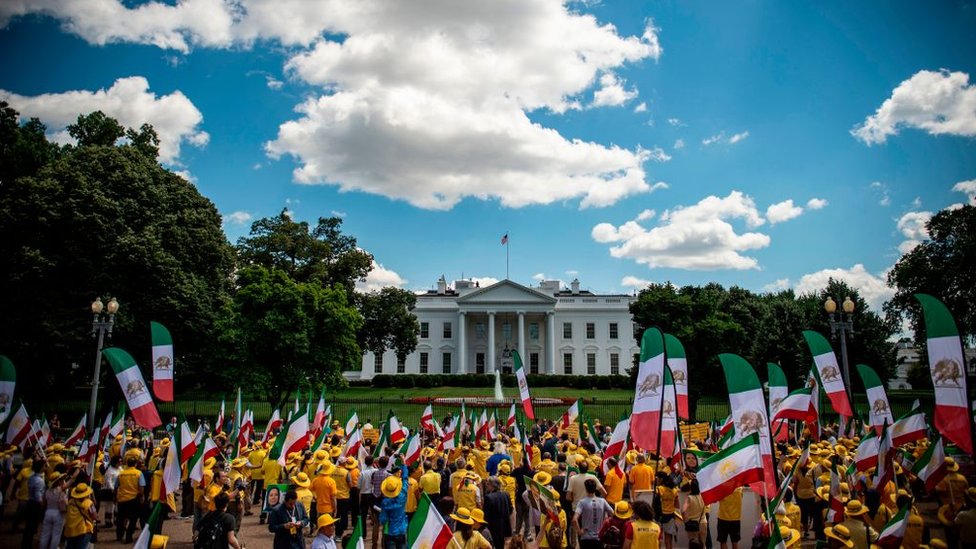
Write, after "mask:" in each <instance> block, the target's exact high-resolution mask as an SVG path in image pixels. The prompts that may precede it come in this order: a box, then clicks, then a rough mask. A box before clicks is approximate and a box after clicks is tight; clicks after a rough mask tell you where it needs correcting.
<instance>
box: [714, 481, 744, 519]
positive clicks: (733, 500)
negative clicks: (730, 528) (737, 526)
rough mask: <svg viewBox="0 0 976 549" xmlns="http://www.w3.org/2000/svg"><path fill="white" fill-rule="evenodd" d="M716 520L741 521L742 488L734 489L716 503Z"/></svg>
mask: <svg viewBox="0 0 976 549" xmlns="http://www.w3.org/2000/svg"><path fill="white" fill-rule="evenodd" d="M718 518H719V519H721V520H741V519H742V488H741V487H740V488H736V489H735V491H733V492H732V493H731V494H729V495H727V496H725V497H724V498H722V499H721V500H720V501H719V502H718Z"/></svg>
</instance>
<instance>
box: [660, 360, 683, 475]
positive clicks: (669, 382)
mask: <svg viewBox="0 0 976 549" xmlns="http://www.w3.org/2000/svg"><path fill="white" fill-rule="evenodd" d="M674 401H675V388H674V378H673V377H672V375H671V368H668V367H667V366H665V367H664V400H663V401H662V402H661V434H660V440H661V443H660V444H659V445H658V450H657V452H658V454H659V455H660V456H661V457H669V456H673V455H674V454H675V451H676V449H677V448H678V442H677V441H678V418H677V417H676V414H675V412H676V411H677V409H676V408H675V403H674Z"/></svg>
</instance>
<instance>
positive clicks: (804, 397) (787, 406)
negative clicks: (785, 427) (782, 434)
mask: <svg viewBox="0 0 976 549" xmlns="http://www.w3.org/2000/svg"><path fill="white" fill-rule="evenodd" d="M812 394H813V389H811V388H810V387H803V388H800V389H797V390H795V391H793V392H792V393H790V394H788V395H787V396H786V398H784V399H783V400H782V401H780V403H779V405H778V406H777V407H776V414H775V415H773V424H774V425H775V424H777V423H779V422H782V421H786V420H790V419H792V420H796V421H810V420H811V419H812V418H811V416H812V415H813V411H812V410H811V408H810V397H811V396H812Z"/></svg>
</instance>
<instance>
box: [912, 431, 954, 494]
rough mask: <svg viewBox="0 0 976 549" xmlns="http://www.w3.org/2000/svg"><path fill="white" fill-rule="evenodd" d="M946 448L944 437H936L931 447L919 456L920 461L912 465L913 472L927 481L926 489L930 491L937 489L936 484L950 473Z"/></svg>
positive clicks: (923, 480)
mask: <svg viewBox="0 0 976 549" xmlns="http://www.w3.org/2000/svg"><path fill="white" fill-rule="evenodd" d="M945 458H946V456H945V448H943V446H942V437H938V436H937V437H935V440H933V441H932V443H931V444H929V447H928V448H927V449H926V450H925V453H924V454H922V457H920V458H918V462H916V463H915V466H914V467H912V472H913V473H915V475H916V476H918V478H919V480H921V481H922V482H924V483H925V489H926V490H927V491H929V492H932V491H934V490H935V485H936V484H938V483H939V482H941V481H942V479H944V478H945V477H946V475H948V474H949V468H948V466H947V465H946V462H945Z"/></svg>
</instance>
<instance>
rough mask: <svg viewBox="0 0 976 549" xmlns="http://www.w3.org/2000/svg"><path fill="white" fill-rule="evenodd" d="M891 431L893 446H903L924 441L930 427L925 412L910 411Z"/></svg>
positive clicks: (896, 422) (919, 409)
mask: <svg viewBox="0 0 976 549" xmlns="http://www.w3.org/2000/svg"><path fill="white" fill-rule="evenodd" d="M889 429H890V431H889V434H890V435H891V443H892V445H893V446H901V445H902V444H908V443H909V442H913V441H916V440H920V439H923V438H925V434H926V432H927V430H928V425H927V424H926V423H925V412H923V411H922V409H921V408H915V409H914V410H909V411H908V412H907V413H905V415H903V416H901V417H900V418H898V419H897V420H896V421H895V423H894V424H892V425H891V427H889ZM942 434H945V433H942Z"/></svg>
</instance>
